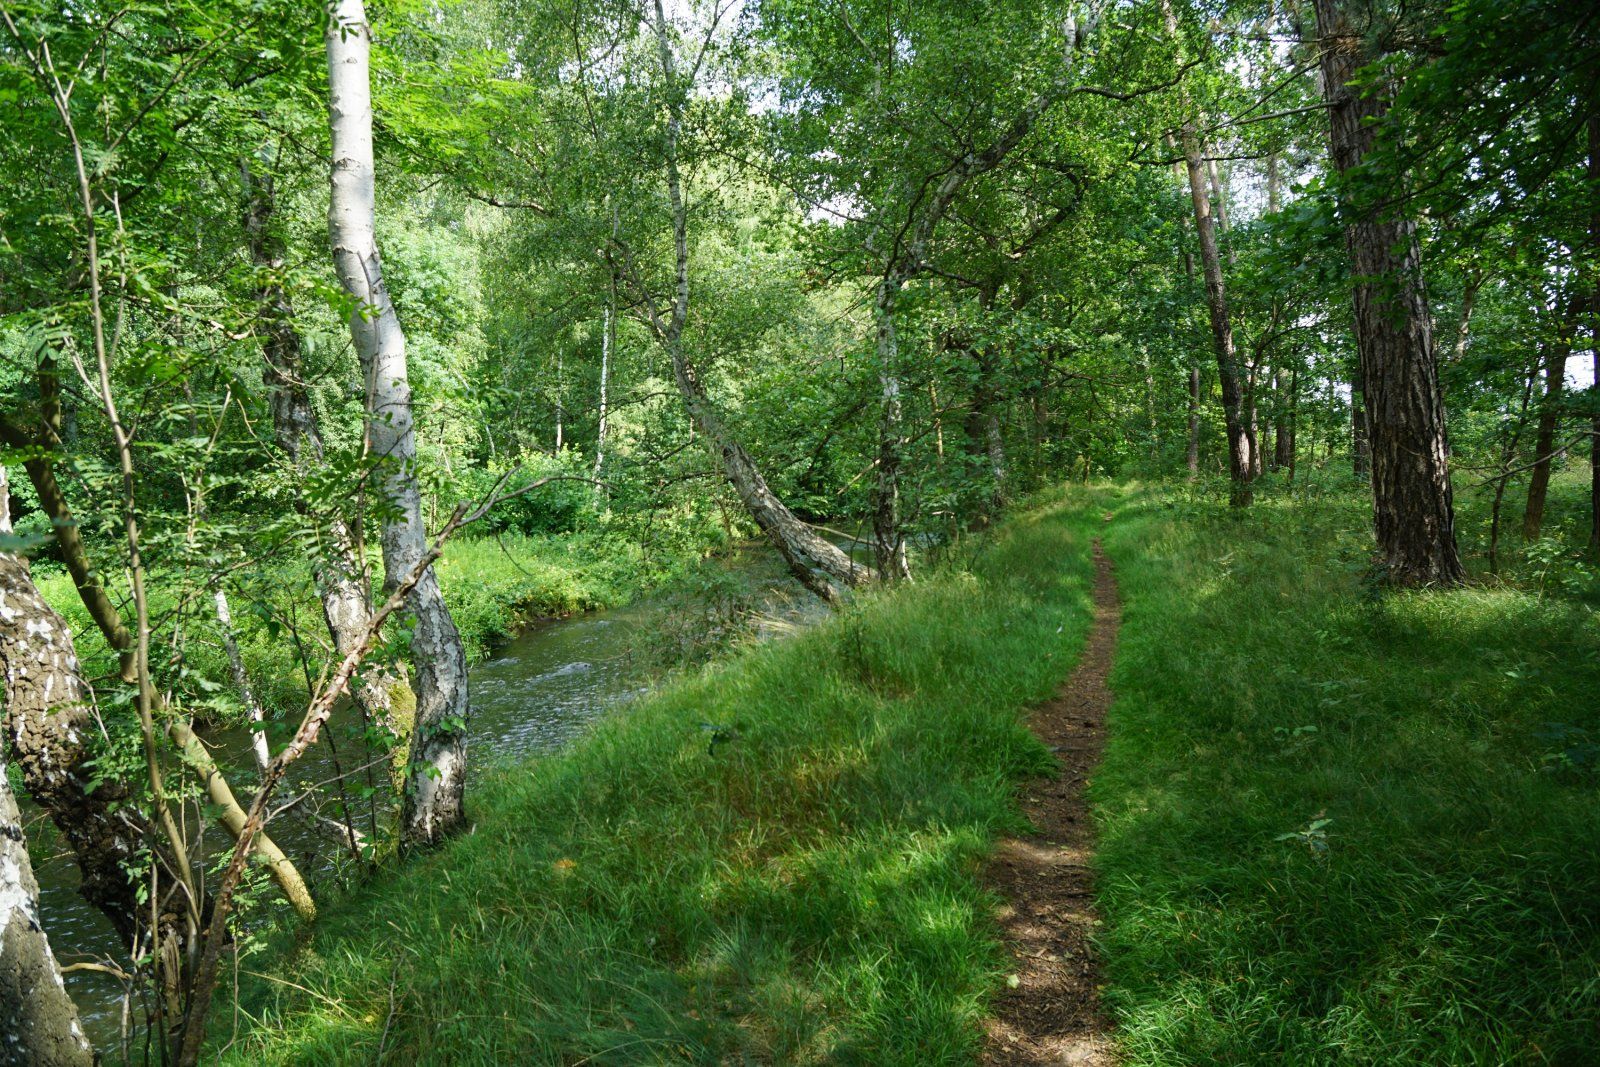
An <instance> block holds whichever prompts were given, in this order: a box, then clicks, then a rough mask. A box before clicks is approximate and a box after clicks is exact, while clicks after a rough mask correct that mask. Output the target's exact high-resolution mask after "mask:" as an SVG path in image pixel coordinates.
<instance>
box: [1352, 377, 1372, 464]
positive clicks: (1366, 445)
mask: <svg viewBox="0 0 1600 1067" xmlns="http://www.w3.org/2000/svg"><path fill="white" fill-rule="evenodd" d="M1350 471H1351V473H1352V474H1354V475H1355V476H1356V477H1357V478H1362V479H1366V478H1370V477H1372V436H1371V434H1370V433H1369V432H1368V430H1367V402H1366V386H1365V385H1364V384H1363V378H1362V374H1361V368H1360V367H1359V366H1358V367H1357V368H1356V369H1355V370H1354V371H1352V372H1351V374H1350Z"/></svg>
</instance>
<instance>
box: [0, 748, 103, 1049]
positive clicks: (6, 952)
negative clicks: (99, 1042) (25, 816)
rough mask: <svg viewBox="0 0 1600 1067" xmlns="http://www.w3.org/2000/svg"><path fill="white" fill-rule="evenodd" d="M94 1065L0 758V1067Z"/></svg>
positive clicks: (4, 767)
mask: <svg viewBox="0 0 1600 1067" xmlns="http://www.w3.org/2000/svg"><path fill="white" fill-rule="evenodd" d="M0 752H3V749H0ZM94 1062H95V1056H94V1050H93V1049H91V1048H90V1047H89V1040H88V1038H86V1037H84V1035H83V1029H82V1027H80V1026H79V1025H78V1008H77V1005H75V1004H73V1003H72V998H71V997H70V996H68V995H67V987H66V984H65V983H64V982H63V981H62V979H61V968H60V967H59V966H57V965H56V958H55V955H54V954H53V953H51V951H50V940H49V938H48V937H46V936H45V932H44V927H42V926H40V925H39V884H38V882H36V881H35V880H34V877H33V864H32V863H31V862H30V861H29V859H28V848H27V843H26V842H25V841H24V840H23V837H22V815H21V813H20V812H18V811H17V800H16V798H15V797H14V796H12V795H11V782H10V780H9V779H8V778H7V777H6V766H5V760H4V759H3V758H0V1065H4V1067H78V1065H83V1067H88V1065H90V1064H93V1063H94Z"/></svg>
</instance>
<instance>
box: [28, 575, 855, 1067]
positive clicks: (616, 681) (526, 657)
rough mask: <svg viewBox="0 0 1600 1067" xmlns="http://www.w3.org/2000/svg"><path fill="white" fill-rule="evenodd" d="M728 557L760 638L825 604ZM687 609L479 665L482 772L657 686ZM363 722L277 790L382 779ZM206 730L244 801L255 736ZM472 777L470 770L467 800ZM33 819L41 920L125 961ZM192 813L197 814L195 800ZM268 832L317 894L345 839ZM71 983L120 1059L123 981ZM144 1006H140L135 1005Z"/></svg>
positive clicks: (95, 1033) (555, 638)
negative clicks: (749, 593)
mask: <svg viewBox="0 0 1600 1067" xmlns="http://www.w3.org/2000/svg"><path fill="white" fill-rule="evenodd" d="M725 565H726V566H727V567H728V568H729V569H731V570H735V571H737V572H738V573H739V574H740V575H741V577H742V578H743V579H744V581H745V583H747V584H748V586H749V587H750V588H751V589H753V590H754V591H755V593H756V606H755V609H754V615H755V619H756V625H755V627H754V632H755V635H756V636H757V638H760V639H764V638H766V637H770V636H775V635H778V634H781V633H784V632H788V631H791V630H793V629H794V628H796V627H797V626H803V625H805V624H807V623H809V622H811V621H814V620H816V619H818V618H821V617H822V616H824V615H825V614H826V613H827V609H826V608H825V607H824V606H823V605H822V604H821V602H820V601H818V600H816V599H815V598H814V597H812V596H810V594H808V593H806V592H805V591H804V590H803V589H802V588H801V586H800V585H799V583H798V582H795V581H794V580H793V579H792V578H790V577H789V576H788V574H787V573H786V571H785V570H784V568H783V566H782V563H781V561H780V560H779V558H778V556H777V553H776V552H774V551H772V550H771V549H768V548H766V547H765V546H747V547H745V548H743V549H741V550H739V551H738V552H736V553H735V554H733V556H732V557H731V558H730V559H728V560H727V561H726V562H725ZM683 607H684V602H683V601H681V600H680V601H676V602H667V601H664V600H663V599H661V598H658V597H648V596H647V597H645V598H642V599H641V600H639V601H637V602H635V603H634V604H632V605H630V606H628V607H625V608H619V609H614V610H609V611H597V612H591V613H589V614H585V615H577V616H572V617H569V618H564V619H545V620H541V621H539V622H536V623H534V624H533V625H531V626H530V627H528V628H527V629H526V630H524V631H523V632H522V633H521V634H520V635H519V636H518V637H516V638H514V639H513V640H511V641H510V642H509V643H507V644H506V645H504V646H503V647H501V648H500V649H499V650H498V651H497V652H496V653H495V654H494V655H493V656H492V657H490V658H489V659H487V660H485V661H484V662H482V663H480V664H478V665H477V666H476V667H474V668H473V669H472V672H471V677H470V682H469V689H470V694H471V701H472V717H471V723H470V727H469V742H468V745H469V748H468V751H469V756H470V759H471V760H472V765H473V767H474V768H475V770H476V771H477V772H478V773H479V774H480V775H481V771H482V769H483V768H485V767H487V766H493V765H494V764H496V763H501V762H506V761H513V760H520V759H527V758H530V757H536V756H538V755H540V754H544V753H549V752H553V751H556V750H558V749H560V748H562V747H564V746H566V745H568V744H570V743H571V742H572V741H573V740H574V739H575V738H577V737H579V736H580V735H582V734H583V733H584V732H585V730H586V729H587V728H588V727H589V726H590V725H591V724H592V723H594V721H595V720H596V719H597V718H598V717H600V716H602V715H604V714H607V713H610V712H613V711H614V710H615V709H617V708H618V707H620V706H622V705H624V704H626V703H627V702H628V701H629V700H632V699H633V698H635V697H637V696H639V695H640V694H642V693H645V692H648V691H649V689H650V688H651V687H652V685H653V684H655V682H656V681H657V680H658V679H659V678H660V672H659V669H658V667H656V666H655V663H654V661H653V660H652V657H651V656H650V655H648V654H641V649H642V648H646V647H648V646H649V644H650V642H651V641H652V640H658V639H659V637H658V631H659V629H660V624H661V623H662V621H663V619H665V618H666V617H667V614H668V612H670V611H671V610H672V609H673V608H676V609H678V610H679V611H680V612H681V611H682V610H683ZM707 608H708V609H709V605H707ZM359 728H360V723H359V720H358V719H357V717H356V715H355V713H354V711H353V710H351V709H344V710H343V711H340V712H336V713H335V715H334V716H333V718H332V719H331V720H330V721H329V723H328V724H327V726H326V727H325V728H324V731H323V734H324V739H323V740H319V741H318V743H317V744H316V745H315V746H314V747H313V748H312V750H311V751H310V752H308V753H306V755H305V756H304V757H302V759H301V760H300V761H299V762H298V763H296V764H295V766H294V768H293V770H292V771H291V774H290V780H287V781H285V783H284V785H283V786H282V787H281V789H280V790H279V794H278V795H279V796H280V797H282V798H288V797H292V796H294V795H295V794H296V793H298V792H300V791H301V790H304V789H305V787H306V785H307V784H308V783H325V782H327V781H328V780H330V779H333V778H335V777H337V776H338V775H340V774H341V773H343V774H344V775H346V776H347V781H350V782H352V783H353V784H354V785H359V784H361V782H362V781H363V780H365V779H366V778H367V777H368V775H369V774H370V775H377V776H380V777H381V776H382V775H383V774H384V773H385V768H384V767H383V766H381V765H380V766H376V767H373V768H371V769H370V771H365V772H361V773H353V771H355V770H357V769H359V768H361V767H362V766H363V765H364V764H369V763H371V762H372V760H371V758H370V757H368V756H366V755H365V749H364V748H363V747H362V743H361V741H360V738H359ZM205 739H206V741H207V743H208V744H209V745H211V746H212V747H213V749H214V750H215V752H216V755H217V762H218V763H219V764H220V765H221V766H222V767H223V768H225V770H227V773H228V774H229V776H230V778H231V779H232V781H233V782H234V784H235V791H236V792H238V793H239V794H240V799H241V801H243V800H245V798H246V796H247V794H248V790H249V788H250V780H251V777H252V776H251V773H250V771H249V770H248V769H247V768H249V767H251V762H250V756H249V748H248V745H249V735H248V734H247V733H246V732H245V731H244V730H242V729H238V730H208V731H205ZM327 739H332V740H334V742H335V743H334V745H332V746H330V745H329V744H328V743H326V741H327ZM336 767H337V769H336ZM471 785H472V778H471V777H469V779H468V798H467V802H468V805H469V808H470V805H471ZM353 806H355V807H360V808H361V809H362V811H363V817H362V818H358V819H357V820H356V825H357V828H358V829H360V828H362V827H363V822H364V818H365V815H364V813H365V808H364V805H360V804H359V803H357V804H355V805H353ZM331 810H332V809H329V811H330V813H331ZM25 817H26V818H27V819H28V820H29V828H28V832H29V834H30V835H31V836H32V838H33V840H34V842H35V846H36V847H35V849H34V863H35V873H36V875H37V876H38V879H39V887H40V892H39V897H40V911H41V913H42V914H41V918H42V920H43V924H44V927H45V930H46V931H47V932H48V933H49V936H50V943H51V947H52V948H53V949H54V951H55V953H56V956H57V959H58V960H59V962H60V963H61V965H62V966H63V967H68V966H70V965H72V964H75V963H91V964H92V963H95V962H96V961H99V962H106V961H108V960H115V961H121V960H122V959H124V958H125V951H126V950H125V948H124V947H123V946H121V945H120V944H119V943H118V940H117V937H116V935H115V933H114V931H113V930H112V928H111V925H110V923H109V922H108V921H107V920H106V919H105V917H104V916H103V915H101V914H100V912H99V911H98V910H96V909H95V908H93V907H91V906H89V905H88V904H87V903H86V902H85V901H84V900H83V898H82V897H81V896H79V894H78V888H77V887H78V870H77V866H76V864H75V863H74V862H73V860H72V858H71V855H70V853H68V852H67V851H66V849H65V847H64V846H63V845H62V844H61V842H60V841H59V839H58V838H57V837H56V835H55V834H54V833H53V832H52V831H53V828H51V827H50V826H49V824H48V822H47V820H45V819H44V818H43V817H42V816H41V815H40V813H39V812H38V809H36V808H32V806H31V805H29V806H28V810H27V812H26V816H25ZM189 817H190V818H191V819H192V818H193V817H194V812H193V810H192V808H191V809H190V810H189ZM270 832H271V834H272V836H273V838H274V839H275V840H276V841H277V842H278V844H279V845H281V846H282V847H283V849H284V851H285V852H287V853H288V854H289V856H290V857H291V858H292V859H293V860H294V861H295V863H296V864H297V865H298V866H299V868H300V870H301V872H302V873H303V874H305V876H306V878H307V880H308V881H310V882H311V883H312V889H313V892H315V891H316V890H317V887H318V884H319V883H320V884H321V885H323V886H326V885H327V882H328V879H329V878H330V877H332V876H333V875H334V874H335V873H336V871H337V870H338V866H339V864H338V859H339V857H338V853H339V851H340V849H339V846H338V844H337V843H336V838H335V836H334V835H333V834H332V833H330V832H329V831H328V830H327V829H326V828H319V827H318V826H317V824H316V823H314V822H313V821H312V820H311V819H309V818H305V817H300V818H296V817H294V815H293V814H288V815H283V816H280V817H278V818H277V819H276V820H275V821H274V822H273V823H272V826H271V831H270ZM206 843H207V846H208V847H209V848H210V849H211V850H212V856H211V858H212V859H215V858H216V850H219V849H221V848H223V847H224V846H225V844H226V843H225V841H224V840H223V839H222V838H221V835H220V834H218V833H216V832H215V831H214V830H213V831H210V832H208V833H207V835H206ZM346 858H348V857H346ZM66 981H67V986H68V988H69V989H70V990H71V993H72V996H73V999H74V1000H75V1001H76V1003H77V1005H78V1010H79V1012H80V1015H81V1018H82V1020H83V1025H84V1029H85V1031H86V1032H87V1033H88V1035H89V1038H90V1040H91V1041H93V1042H94V1044H95V1047H96V1048H97V1049H99V1050H100V1051H101V1053H102V1055H104V1056H105V1057H106V1059H107V1061H108V1062H116V1061H117V1060H119V1059H120V1058H121V1057H120V1054H119V1053H118V1051H116V1050H117V1049H118V1047H119V1045H120V1044H121V1034H122V1031H123V1018H122V1015H123V1011H124V998H123V984H122V982H121V981H120V980H119V979H117V978H116V977H114V976H112V975H108V974H106V973H104V972H102V971H96V970H90V969H83V970H76V971H71V972H69V973H68V974H67V975H66ZM219 1010H221V1007H220V1005H219ZM134 1015H135V1018H136V1017H137V1015H138V1011H137V1008H135V1009H134ZM134 1021H135V1020H132V1019H130V1020H129V1025H130V1029H135V1030H136V1029H137V1027H136V1026H134V1025H133V1023H134ZM132 1052H133V1058H134V1059H138V1058H139V1056H140V1051H139V1050H138V1049H137V1048H135V1049H133V1050H132Z"/></svg>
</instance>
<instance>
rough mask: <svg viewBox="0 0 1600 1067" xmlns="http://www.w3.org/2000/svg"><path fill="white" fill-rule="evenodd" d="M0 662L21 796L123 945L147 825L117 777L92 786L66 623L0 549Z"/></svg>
mask: <svg viewBox="0 0 1600 1067" xmlns="http://www.w3.org/2000/svg"><path fill="white" fill-rule="evenodd" d="M0 668H3V669H4V671H5V702H6V707H5V716H6V735H7V737H8V739H9V741H10V743H11V745H12V753H13V759H14V761H15V762H16V763H17V764H18V766H19V767H20V769H21V771H22V777H23V782H24V783H25V784H26V785H27V787H28V793H29V794H30V795H31V796H32V797H33V798H34V800H35V801H36V802H37V803H38V804H39V806H40V807H41V808H43V809H44V811H45V812H46V813H48V814H49V816H50V820H51V821H52V822H53V823H55V825H56V826H57V828H58V829H60V831H61V833H62V836H63V837H64V838H65V840H66V842H67V844H68V845H69V846H70V847H71V848H72V853H73V856H74V857H75V858H76V860H77V862H78V868H79V870H80V871H81V872H82V874H83V880H82V883H81V884H80V886H79V891H80V892H81V893H82V894H83V896H84V899H86V900H87V901H89V903H91V904H93V905H94V906H95V907H96V908H98V909H99V910H100V911H101V912H103V913H104V914H105V915H106V917H107V918H108V919H110V920H111V923H112V925H113V926H115V927H116V930H117V933H118V935H119V936H120V938H121V939H122V941H123V943H124V944H125V945H128V946H130V947H132V946H133V944H134V943H135V939H136V937H137V934H138V930H139V927H140V922H139V920H140V917H141V916H140V908H139V899H138V888H139V880H138V878H137V876H136V875H133V874H131V873H130V872H133V871H138V870H140V869H141V868H142V867H143V865H144V864H143V861H142V860H141V859H140V857H139V851H140V848H141V846H142V845H143V844H144V842H145V839H146V836H147V831H148V827H147V826H146V825H145V824H144V821H143V819H141V818H140V816H139V814H138V811H137V809H136V808H134V807H132V806H130V805H129V804H128V799H129V797H128V793H127V790H126V789H125V788H124V787H123V786H122V785H121V784H120V783H117V782H101V783H99V784H98V785H97V784H96V782H95V775H94V769H93V760H94V757H95V755H96V746H95V745H94V737H95V734H96V733H97V732H98V730H99V725H98V723H97V722H96V721H95V718H94V713H93V709H92V708H91V707H90V705H89V702H88V699H89V698H88V687H87V686H85V685H84V683H83V680H82V678H81V677H80V675H79V673H78V657H77V654H76V650H75V649H74V647H73V642H72V633H71V631H70V630H68V628H67V624H66V621H65V620H63V619H62V618H61V616H60V615H58V614H56V612H55V611H54V610H53V609H51V607H50V605H48V604H46V603H45V601H44V598H43V597H41V596H40V595H39V591H38V589H37V588H36V587H35V586H34V583H33V577H32V575H31V574H30V573H29V570H28V564H27V562H26V561H25V560H23V559H22V558H21V557H20V556H17V555H14V554H12V553H10V552H0Z"/></svg>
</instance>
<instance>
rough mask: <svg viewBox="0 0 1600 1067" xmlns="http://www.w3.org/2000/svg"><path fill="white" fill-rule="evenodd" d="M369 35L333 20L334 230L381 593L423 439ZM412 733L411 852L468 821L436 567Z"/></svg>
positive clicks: (387, 584) (414, 534) (400, 569)
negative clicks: (383, 250)
mask: <svg viewBox="0 0 1600 1067" xmlns="http://www.w3.org/2000/svg"><path fill="white" fill-rule="evenodd" d="M371 48H372V40H371V27H370V26H369V25H368V23H367V15H366V10H365V7H364V5H363V4H362V2H361V0H339V2H337V3H335V4H334V5H333V6H332V9H331V13H330V17H329V19H328V29H327V50H328V125H329V129H330V131H331V134H332V148H333V167H332V172H331V180H330V187H331V195H330V196H329V203H328V230H329V236H330V239H331V244H332V246H333V259H334V266H335V269H336V272H337V273H338V276H339V281H340V283H341V284H342V285H343V286H344V289H345V291H346V292H347V293H348V294H349V295H350V297H351V298H352V299H353V300H354V302H355V309H354V311H353V312H352V313H351V316H350V334H351V337H352V339H353V340H354V342H355V348H356V353H357V355H358V356H359V357H360V360H361V369H362V373H363V375H364V376H365V379H366V405H367V418H366V433H367V445H368V447H369V449H370V450H371V455H372V456H373V457H374V458H375V459H376V460H378V462H379V463H380V469H379V481H380V485H381V488H382V492H383V495H384V497H385V499H386V501H387V502H388V504H389V506H390V509H391V511H392V515H391V517H390V518H388V519H387V520H386V521H385V522H384V525H383V536H382V544H383V568H384V589H385V595H387V593H388V591H389V590H391V589H393V588H395V587H396V586H397V583H398V582H399V581H400V579H401V578H402V577H403V576H404V575H406V574H408V573H410V571H411V570H412V568H413V567H414V566H415V565H416V564H417V563H418V561H420V560H421V559H422V558H423V556H424V555H425V554H426V552H427V550H428V543H427V531H426V530H425V528H424V526H423V519H422V493H421V489H420V487H419V486H418V483H417V471H416V457H417V442H416V429H415V424H414V423H413V413H412V408H411V384H410V379H409V375H408V368H407V365H406V338H405V333H404V331H403V330H402V329H401V326H400V316H399V314H398V313H397V312H396V311H395V307H394V303H393V302H392V301H391V300H390V298H389V290H388V289H387V288H386V287H385V285H384V281H383V263H382V260H381V258H380V256H379V253H378V242H377V236H376V233H375V226H376V222H377V204H376V188H375V175H374V168H373V151H372V86H371V59H370V53H371ZM407 608H408V609H409V611H410V613H411V616H412V618H413V619H414V620H415V629H414V631H413V636H412V641H411V650H412V656H413V660H414V663H413V667H414V675H413V678H412V687H413V689H414V691H415V693H416V725H415V728H414V730H413V733H412V741H411V759H410V765H409V768H408V772H407V783H406V790H405V798H404V803H403V807H402V813H401V824H400V836H401V841H402V843H403V844H405V845H407V846H422V845H429V844H433V843H435V842H437V841H439V840H441V839H442V838H444V837H445V836H447V835H449V834H450V833H452V832H453V831H455V830H458V829H460V828H461V826H462V825H463V824H464V823H465V817H466V816H465V810H464V808H463V799H464V795H465V787H466V767H467V729H466V727H467V717H468V714H469V705H468V702H467V657H466V652H465V650H464V649H463V648H462V644H461V635H460V633H459V632H458V631H457V630H456V626H455V622H454V620H453V619H451V617H450V609H449V607H447V606H446V604H445V602H444V597H443V596H442V595H441V593H440V591H439V583H438V579H437V578H436V577H435V575H434V573H433V570H432V569H431V568H430V569H429V570H428V571H427V572H426V573H424V574H423V575H422V578H421V580H419V581H418V582H417V583H416V585H415V586H414V587H413V589H412V590H411V593H410V596H409V597H408V600H407Z"/></svg>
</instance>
